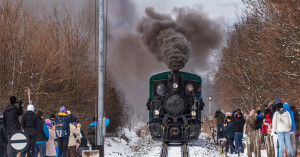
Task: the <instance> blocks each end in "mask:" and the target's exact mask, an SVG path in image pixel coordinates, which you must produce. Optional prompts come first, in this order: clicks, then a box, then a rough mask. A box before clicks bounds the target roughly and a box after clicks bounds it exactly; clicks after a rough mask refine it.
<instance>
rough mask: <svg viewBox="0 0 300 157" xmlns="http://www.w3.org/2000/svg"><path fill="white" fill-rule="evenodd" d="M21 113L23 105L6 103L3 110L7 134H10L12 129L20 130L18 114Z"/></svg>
mask: <svg viewBox="0 0 300 157" xmlns="http://www.w3.org/2000/svg"><path fill="white" fill-rule="evenodd" d="M22 114H23V107H22V105H19V108H17V106H15V105H13V104H8V105H7V106H6V107H5V109H4V112H3V122H4V127H5V129H6V132H7V134H8V135H11V134H12V133H13V132H14V131H20V130H21V124H20V121H19V116H21V115H22Z"/></svg>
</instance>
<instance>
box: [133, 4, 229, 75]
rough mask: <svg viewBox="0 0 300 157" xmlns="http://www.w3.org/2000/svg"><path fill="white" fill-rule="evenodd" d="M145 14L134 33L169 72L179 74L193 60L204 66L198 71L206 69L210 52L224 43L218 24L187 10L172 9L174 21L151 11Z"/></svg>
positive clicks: (168, 16)
mask: <svg viewBox="0 0 300 157" xmlns="http://www.w3.org/2000/svg"><path fill="white" fill-rule="evenodd" d="M145 12H146V17H144V18H143V19H142V20H140V22H139V23H138V24H137V31H138V32H139V33H140V34H141V38H142V41H143V43H144V45H146V46H147V49H148V51H150V52H151V53H152V54H154V55H155V57H156V58H157V60H158V61H159V62H164V63H166V64H167V66H168V68H169V69H170V70H180V69H182V68H183V67H184V66H185V64H186V63H187V62H188V60H189V58H190V56H192V57H193V58H197V62H198V63H199V65H201V66H203V67H202V68H201V67H200V69H206V68H207V65H208V61H207V60H208V56H209V52H210V50H212V49H215V48H217V47H218V46H219V45H220V43H221V42H222V40H223V34H222V30H221V27H220V25H219V24H217V23H215V22H213V21H211V20H210V19H208V17H207V15H206V14H204V13H202V12H200V11H197V10H194V9H190V8H174V9H173V12H174V13H175V14H176V15H177V18H176V19H175V20H174V19H172V18H171V16H170V15H166V14H159V13H157V12H155V11H154V9H153V8H146V10H145ZM191 51H192V54H191ZM202 62H203V63H202Z"/></svg>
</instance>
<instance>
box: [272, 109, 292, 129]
mask: <svg viewBox="0 0 300 157" xmlns="http://www.w3.org/2000/svg"><path fill="white" fill-rule="evenodd" d="M291 128H292V119H291V116H290V114H289V112H288V111H286V110H285V109H281V110H279V111H276V112H275V113H274V116H273V119H272V129H273V131H274V132H289V131H291Z"/></svg>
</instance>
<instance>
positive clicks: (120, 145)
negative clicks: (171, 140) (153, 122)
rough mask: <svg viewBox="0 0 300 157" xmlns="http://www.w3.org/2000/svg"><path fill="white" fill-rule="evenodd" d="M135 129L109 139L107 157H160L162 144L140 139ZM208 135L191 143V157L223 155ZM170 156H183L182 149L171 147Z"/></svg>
mask: <svg viewBox="0 0 300 157" xmlns="http://www.w3.org/2000/svg"><path fill="white" fill-rule="evenodd" d="M135 131H136V130H135V129H129V128H124V129H123V131H122V132H121V133H120V136H119V137H107V138H106V139H105V156H106V157H159V156H160V152H161V146H162V143H161V142H159V141H153V140H152V138H151V136H150V135H148V136H147V137H144V138H142V137H138V135H137V134H136V132H135ZM207 137H208V135H207V134H205V133H202V134H201V135H200V136H199V140H198V141H195V142H192V143H190V145H191V146H189V147H188V149H189V152H190V157H196V156H197V157H202V156H203V157H218V156H221V154H220V153H219V152H218V151H217V146H216V145H214V144H213V143H212V141H208V140H207ZM168 155H169V156H171V157H176V156H181V148H180V147H170V148H169V149H168Z"/></svg>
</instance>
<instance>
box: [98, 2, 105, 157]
mask: <svg viewBox="0 0 300 157" xmlns="http://www.w3.org/2000/svg"><path fill="white" fill-rule="evenodd" d="M98 38H99V48H98V50H99V54H98V129H97V136H98V138H97V145H98V146H100V147H99V149H100V152H99V155H100V157H104V136H103V108H104V107H103V106H104V0H99V34H98Z"/></svg>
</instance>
